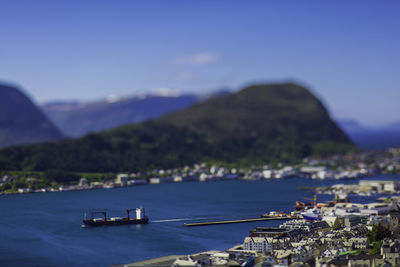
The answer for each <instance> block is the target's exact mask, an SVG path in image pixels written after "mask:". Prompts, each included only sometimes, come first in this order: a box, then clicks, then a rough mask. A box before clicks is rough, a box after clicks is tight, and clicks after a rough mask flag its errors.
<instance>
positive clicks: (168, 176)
mask: <svg viewBox="0 0 400 267" xmlns="http://www.w3.org/2000/svg"><path fill="white" fill-rule="evenodd" d="M396 173H400V148H391V149H387V150H384V151H368V152H358V153H352V154H349V155H336V156H330V157H326V158H306V159H303V160H302V161H301V162H299V163H297V164H284V163H277V164H261V165H253V166H249V167H240V166H224V165H222V164H206V163H201V164H194V165H193V166H184V167H183V168H174V169H154V170H149V171H143V172H132V173H119V174H87V175H81V176H80V177H79V175H76V174H67V176H68V175H72V176H74V179H67V180H68V182H64V183H63V182H56V181H53V180H51V181H49V180H48V179H47V180H46V178H44V177H43V176H45V174H44V175H43V174H37V175H38V176H35V175H32V174H30V173H28V174H26V173H21V174H19V173H15V172H14V173H12V172H3V175H2V177H0V194H16V193H42V192H57V191H70V190H90V189H101V188H106V189H109V188H116V187H127V186H137V185H145V184H160V183H180V182H193V181H200V182H205V181H219V180H235V179H243V180H262V179H288V178H294V177H297V178H307V179H320V180H345V179H356V178H363V177H369V176H376V175H384V174H396ZM55 175H57V174H55ZM62 175H65V174H62ZM71 180H72V181H71Z"/></svg>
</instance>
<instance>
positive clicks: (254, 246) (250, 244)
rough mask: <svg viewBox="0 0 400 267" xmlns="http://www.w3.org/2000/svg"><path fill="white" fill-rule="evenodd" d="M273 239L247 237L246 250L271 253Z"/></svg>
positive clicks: (245, 241)
mask: <svg viewBox="0 0 400 267" xmlns="http://www.w3.org/2000/svg"><path fill="white" fill-rule="evenodd" d="M271 241H272V238H266V237H246V238H245V239H244V243H243V245H244V249H245V250H252V251H257V252H264V253H265V252H271V251H272V249H273V247H272V242H271Z"/></svg>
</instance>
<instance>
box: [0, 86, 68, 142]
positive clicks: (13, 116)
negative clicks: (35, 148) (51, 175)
mask: <svg viewBox="0 0 400 267" xmlns="http://www.w3.org/2000/svg"><path fill="white" fill-rule="evenodd" d="M62 137H63V135H62V133H61V132H60V131H59V130H58V129H57V128H56V127H55V126H54V125H53V124H52V123H51V121H50V120H49V119H48V118H47V117H46V116H45V115H44V114H43V113H42V111H41V110H40V109H39V108H38V107H37V106H36V105H35V104H34V103H33V102H32V101H31V100H30V99H29V97H27V96H26V95H25V94H24V93H23V92H22V90H20V89H19V88H18V87H16V86H12V85H6V84H1V83H0V147H5V146H9V145H18V144H30V143H37V142H45V141H52V140H57V139H61V138H62Z"/></svg>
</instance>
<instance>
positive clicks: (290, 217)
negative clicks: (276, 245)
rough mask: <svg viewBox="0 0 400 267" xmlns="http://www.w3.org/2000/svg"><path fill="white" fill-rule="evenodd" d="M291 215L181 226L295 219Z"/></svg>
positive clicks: (194, 224) (192, 224) (193, 224)
mask: <svg viewBox="0 0 400 267" xmlns="http://www.w3.org/2000/svg"><path fill="white" fill-rule="evenodd" d="M296 218H297V217H293V216H270V217H262V218H250V219H240V220H227V221H215V222H196V223H184V224H183V226H187V227H192V226H206V225H217V224H230V223H247V222H259V221H272V220H291V219H296Z"/></svg>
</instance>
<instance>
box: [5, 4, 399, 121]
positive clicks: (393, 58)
mask: <svg viewBox="0 0 400 267" xmlns="http://www.w3.org/2000/svg"><path fill="white" fill-rule="evenodd" d="M398 14H400V2H399V1H386V0H384V1H369V0H361V1H351V0H337V1H318V0H317V1H233V0H230V1H222V0H221V1H128V0H127V1H118V0H115V1H111V0H110V1H98V0H97V1H41V0H35V1H23V0H19V1H12V0H10V1H8V0H0V36H1V37H0V81H8V82H14V83H17V84H19V85H20V86H22V87H23V88H24V89H25V91H27V92H28V93H29V94H30V95H31V96H32V97H33V98H34V99H35V101H36V102H39V103H40V102H45V101H49V100H56V99H83V100H90V99H97V98H101V97H104V96H108V95H112V94H117V95H131V94H134V93H135V92H141V91H154V90H157V89H158V88H173V89H176V90H180V91H183V92H206V91H210V90H215V89H219V88H226V87H228V88H232V89H238V88H240V87H242V86H244V85H248V84H251V83H255V82H271V81H286V80H290V81H297V82H301V83H302V84H304V85H306V86H309V87H310V88H311V89H312V90H313V92H315V93H316V94H317V95H318V96H319V97H320V98H321V99H322V100H323V101H324V103H325V104H327V106H328V108H329V110H330V111H331V113H332V115H333V116H334V117H337V118H354V119H357V120H359V121H360V122H362V123H364V124H367V125H383V124H385V123H390V122H392V121H399V120H400V118H399V115H400V105H399V102H400V101H399V100H400V73H399V71H400V30H399V29H400V16H399V15H398Z"/></svg>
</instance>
